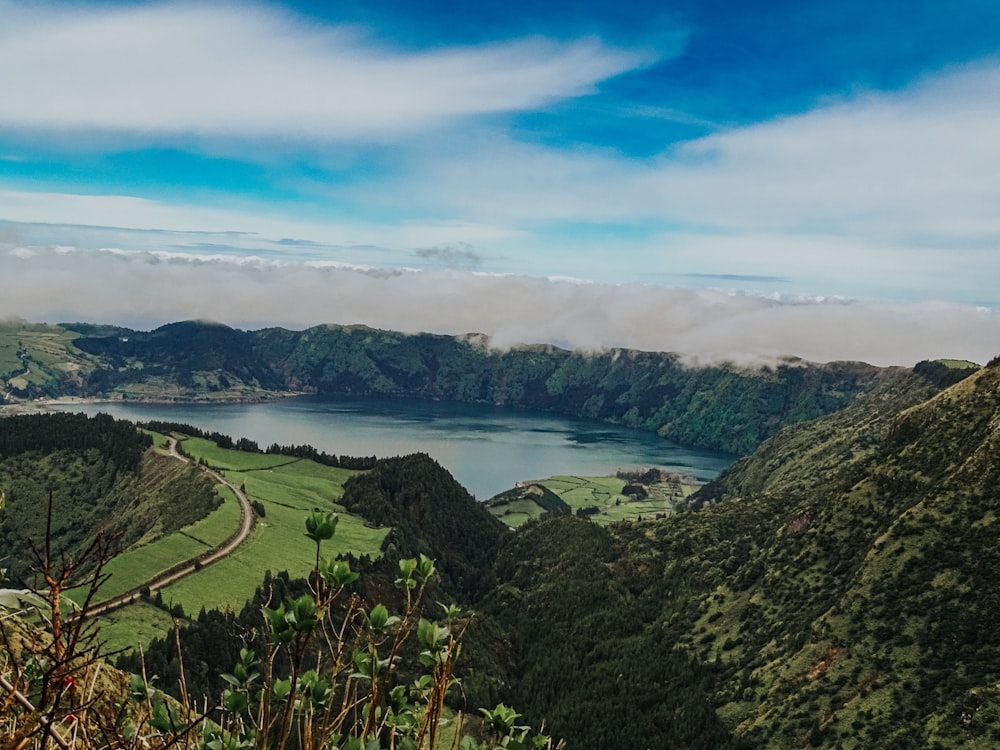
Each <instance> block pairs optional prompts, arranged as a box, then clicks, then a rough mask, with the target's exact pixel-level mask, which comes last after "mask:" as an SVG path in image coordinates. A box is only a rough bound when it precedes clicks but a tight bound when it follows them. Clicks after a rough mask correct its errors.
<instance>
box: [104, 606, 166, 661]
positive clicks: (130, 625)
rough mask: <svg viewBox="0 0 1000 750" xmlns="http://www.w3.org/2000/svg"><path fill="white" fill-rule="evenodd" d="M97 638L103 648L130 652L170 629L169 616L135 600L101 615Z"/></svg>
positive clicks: (160, 636) (160, 610)
mask: <svg viewBox="0 0 1000 750" xmlns="http://www.w3.org/2000/svg"><path fill="white" fill-rule="evenodd" d="M97 621H98V622H99V623H100V628H101V639H102V640H103V641H105V646H104V648H105V650H106V651H109V652H114V651H132V650H133V649H136V648H140V647H145V646H146V644H148V643H149V642H150V641H151V640H153V639H154V638H162V637H163V636H164V635H166V634H167V633H169V632H170V630H171V629H172V628H173V626H174V623H173V618H172V617H171V616H170V615H169V614H167V613H166V612H164V611H163V610H162V609H160V608H159V607H155V606H153V605H152V604H148V603H147V602H136V603H135V604H130V605H128V606H127V607H122V608H121V609H118V610H115V611H113V612H108V613H107V614H105V615H101V616H100V617H99V618H98V619H97Z"/></svg>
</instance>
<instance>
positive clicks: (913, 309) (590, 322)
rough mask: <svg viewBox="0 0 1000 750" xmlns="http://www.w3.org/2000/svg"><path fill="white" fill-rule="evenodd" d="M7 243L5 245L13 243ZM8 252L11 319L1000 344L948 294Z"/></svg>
mask: <svg viewBox="0 0 1000 750" xmlns="http://www.w3.org/2000/svg"><path fill="white" fill-rule="evenodd" d="M2 250H3V247H2V246H0V251H2ZM33 251H34V255H32V256H30V257H28V256H26V255H25V254H24V253H19V254H18V255H12V254H10V253H9V252H0V318H3V317H7V316H20V317H23V318H26V319H29V320H34V321H47V322H58V321H67V320H87V321H92V322H115V323H124V324H127V325H133V326H139V327H150V326H154V325H158V324H161V323H165V322H170V321H174V320H179V319H190V318H207V319H214V320H219V321H222V322H226V323H229V324H231V325H236V326H241V327H260V326H264V325H285V326H288V327H293V328H301V327H306V326H310V325H315V324H320V323H330V322H334V323H345V324H349V323H364V324H367V325H372V326H375V327H380V328H387V329H392V330H402V331H408V332H417V331H432V332H439V333H450V334H459V333H468V332H482V333H488V334H490V335H491V336H493V337H494V339H495V341H496V343H497V344H498V345H500V346H507V345H511V344H515V343H519V342H552V343H556V344H558V345H561V346H566V347H580V348H588V349H595V348H604V347H609V346H625V347H632V348H638V349H646V350H655V351H676V352H680V353H683V354H686V355H688V356H690V357H696V358H700V359H701V360H711V361H718V360H722V359H728V360H732V361H737V362H742V363H752V362H759V361H773V360H774V359H776V358H778V357H781V356H785V355H795V356H801V357H803V358H806V359H809V360H813V361H828V360H843V359H848V360H863V361H867V362H870V363H872V364H879V365H889V364H903V365H912V364H913V363H915V362H917V361H919V360H921V359H932V358H938V357H958V358H967V359H972V360H974V361H978V362H985V361H986V360H988V359H990V358H991V357H993V356H995V355H996V354H997V353H998V343H997V342H1000V313H997V312H992V311H987V310H981V309H976V308H973V307H969V306H963V305H956V304H948V303H919V304H909V305H888V304H879V303H860V302H853V303H848V302H843V301H836V300H835V301H826V302H822V303H819V302H807V303H806V302H800V303H797V304H789V303H780V302H776V301H773V300H766V299H761V298H757V297H750V296H746V295H733V294H726V293H724V292H720V291H715V290H689V289H676V288H663V287H656V286H647V285H639V284H632V285H611V284H594V283H579V282H573V281H555V280H547V279H540V278H531V277H525V276H516V275H504V276H498V275H490V274H482V273H468V272H455V271H436V272H430V271H424V272H416V271H409V272H403V271H399V270H396V271H393V272H391V273H390V272H385V271H379V270H375V271H371V270H369V271H366V270H363V269H351V268H344V267H340V268H330V267H327V268H312V267H306V266H301V265H284V264H277V263H274V262H270V261H267V260H261V259H257V260H247V259H242V260H239V261H238V262H237V261H236V260H234V259H233V258H232V257H228V256H220V257H216V258H205V257H202V258H198V259H194V258H191V257H185V256H184V255H183V254H182V253H175V254H171V255H169V256H165V255H161V254H154V253H148V252H138V253H137V252H121V251H102V252H84V251H76V252H65V250H64V251H63V252H61V253H60V252H56V251H54V250H46V249H44V248H33Z"/></svg>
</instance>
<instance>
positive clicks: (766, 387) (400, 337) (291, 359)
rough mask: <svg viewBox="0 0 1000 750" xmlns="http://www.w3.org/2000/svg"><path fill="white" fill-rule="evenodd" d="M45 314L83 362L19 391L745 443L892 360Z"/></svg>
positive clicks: (746, 447)
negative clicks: (682, 352)
mask: <svg viewBox="0 0 1000 750" xmlns="http://www.w3.org/2000/svg"><path fill="white" fill-rule="evenodd" d="M49 328H50V329H51V330H52V331H54V332H58V335H59V336H62V337H63V338H64V339H65V340H66V341H67V342H68V341H71V342H72V345H71V346H70V345H69V344H66V345H65V347H64V349H65V351H66V352H68V354H59V356H60V357H63V358H65V357H68V356H70V355H72V357H75V358H76V359H72V360H66V361H67V362H71V363H75V364H73V367H74V368H75V371H74V373H73V377H55V376H50V375H45V376H44V378H43V382H40V383H38V384H37V385H33V386H32V387H31V388H30V389H28V390H26V391H23V392H22V391H17V392H16V393H14V392H12V393H13V395H15V396H18V397H20V398H27V397H32V396H40V395H46V396H57V395H62V396H89V397H102V398H127V399H155V400H163V399H190V400H252V399H264V398H272V397H276V396H279V395H282V394H288V393H301V392H310V393H317V394H319V395H322V396H330V397H335V396H348V397H364V396H391V397H397V398H420V399H436V400H449V401H458V402H465V403H486V404H500V405H507V406H514V407H519V408H525V409H533V410H539V411H547V412H553V413H559V414H566V415H571V416H579V417H585V418H589V419H597V420H602V421H606V422H612V423H615V424H621V425H625V426H627V427H633V428H636V429H641V430H647V431H655V432H657V433H659V434H660V435H662V436H664V437H666V438H669V439H671V440H674V441H676V442H678V443H682V444H686V445H692V446H697V447H703V448H711V449H716V450H721V451H727V452H730V453H740V454H746V453H749V452H750V451H752V450H753V449H754V448H755V447H756V446H757V445H758V444H759V443H760V442H761V441H763V440H764V439H766V438H767V437H768V436H770V435H773V434H774V433H775V432H777V431H778V430H779V429H780V428H781V427H782V426H784V425H787V424H791V423H795V422H799V421H802V420H807V419H811V418H814V417H818V416H821V415H823V414H828V413H831V412H834V411H837V410H839V409H842V408H844V407H845V406H847V405H848V404H850V403H852V402H853V401H854V400H855V399H856V398H857V397H858V396H859V395H861V394H864V393H868V392H870V391H872V390H873V389H874V388H876V387H877V386H878V383H879V381H880V380H881V379H882V378H884V377H886V376H887V373H888V370H886V369H880V368H875V367H870V366H868V365H864V364H861V363H843V362H841V363H829V364H823V365H816V364H810V363H806V362H801V361H798V360H789V361H788V362H783V363H779V364H776V365H775V366H773V367H764V368H749V367H736V366H734V365H725V364H723V365H717V366H710V367H691V366H688V365H686V364H685V363H684V362H683V361H682V360H681V358H680V357H679V356H678V355H677V354H670V353H658V352H640V351H631V350H612V351H607V352H600V353H583V352H569V351H565V350H562V349H558V348H556V347H552V346H521V347H513V348H511V349H507V350H503V351H500V350H496V349H492V348H490V345H489V339H488V338H487V337H485V336H479V335H467V336H435V335H430V334H418V335H405V334H401V333H395V332H392V331H380V330H374V329H371V328H366V327H363V326H337V325H325V326H317V327H315V328H311V329H308V330H306V331H287V330H284V329H280V328H269V329H264V330H260V331H240V330H235V329H232V328H228V327H226V326H223V325H218V324H212V323H204V322H184V323H172V324H170V325H166V326H162V327H161V328H158V329H156V330H154V331H148V332H144V331H132V330H128V329H119V328H110V327H107V326H104V327H98V326H93V325H89V324H82V323H81V324H72V325H70V326H66V327H64V328H59V327H55V326H53V327H49ZM15 334H16V331H11V333H10V334H9V336H8V338H9V339H11V338H12V337H13V338H15V339H16V336H15ZM51 335H55V334H51ZM14 354H17V351H16V350H15V352H14ZM53 356H55V355H53ZM8 360H9V361H10V362H11V363H14V361H15V360H17V357H14V359H10V355H8ZM18 361H19V360H18ZM67 366H68V365H67ZM939 369H940V370H948V371H949V373H948V374H945V375H942V374H941V373H939V372H938V370H939ZM972 371H973V370H972V369H969V368H965V369H963V368H953V367H947V366H946V365H944V364H940V363H937V364H935V363H928V368H927V372H926V373H921V372H917V373H916V374H915V375H914V377H921V376H924V377H934V378H942V379H944V380H947V381H948V383H949V384H950V383H951V382H955V380H954V379H955V378H960V377H965V376H966V375H968V374H970V373H971V372H972ZM39 372H41V370H39ZM942 384H944V383H942Z"/></svg>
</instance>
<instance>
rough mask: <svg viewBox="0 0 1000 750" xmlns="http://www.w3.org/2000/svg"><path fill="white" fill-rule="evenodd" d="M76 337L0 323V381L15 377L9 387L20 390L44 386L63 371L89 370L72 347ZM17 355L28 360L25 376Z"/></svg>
mask: <svg viewBox="0 0 1000 750" xmlns="http://www.w3.org/2000/svg"><path fill="white" fill-rule="evenodd" d="M76 337H77V334H75V333H72V332H70V331H65V330H63V329H61V328H58V327H57V326H50V325H44V324H36V325H32V324H27V323H19V322H15V323H3V322H0V378H3V377H6V376H10V375H17V377H14V378H11V380H10V385H11V386H12V387H15V388H24V387H26V386H27V385H28V384H29V383H36V384H43V383H46V382H48V381H49V380H52V379H53V378H56V377H58V376H59V375H60V374H61V373H64V372H72V371H74V370H81V369H82V370H90V369H91V368H92V367H93V364H92V363H91V361H90V359H89V358H88V356H87V355H85V354H83V353H82V352H80V351H78V350H77V349H75V348H74V347H73V339H75V338H76ZM19 352H20V353H21V355H22V356H23V357H26V358H28V359H29V361H28V372H27V373H26V374H24V369H25V367H24V360H23V359H22V358H21V357H19V356H18V353H19Z"/></svg>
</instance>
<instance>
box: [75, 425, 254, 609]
mask: <svg viewBox="0 0 1000 750" xmlns="http://www.w3.org/2000/svg"><path fill="white" fill-rule="evenodd" d="M168 440H169V441H170V455H171V456H173V457H174V458H176V459H177V460H179V461H184V462H185V463H192V461H191V459H190V458H187V457H186V456H182V455H181V454H180V453H179V452H178V450H177V440H176V438H173V437H170V438H168ZM198 467H199V468H200V469H201V470H202V471H204V472H205V473H207V474H208V475H209V476H210V477H212V479H214V480H215V481H216V482H219V483H220V484H224V485H226V486H227V487H229V489H231V490H232V491H233V493H234V494H235V495H236V499H237V500H239V503H240V527H239V529H237V531H236V533H234V534H233V535H232V536H231V537H229V539H227V540H226V541H225V542H223V543H222V544H220V545H219V546H217V547H214V548H213V549H211V550H209V551H208V552H204V553H202V554H200V555H198V556H197V557H194V558H192V559H190V560H186V561H183V562H179V563H178V564H177V565H174V566H172V567H170V568H168V569H167V570H165V571H163V572H162V573H159V574H157V575H156V576H154V577H153V578H151V579H150V580H149V581H147V582H146V583H144V584H142V585H140V586H137V587H135V588H134V589H132V590H131V591H126V592H125V593H124V594H120V595H119V596H116V597H114V598H112V599H108V600H107V601H104V602H101V603H100V604H96V605H94V606H93V607H91V608H90V611H89V612H88V616H93V615H101V614H104V613H105V612H109V611H111V610H113V609H117V608H118V607H122V606H124V605H126V604H131V603H132V602H135V601H138V600H139V599H140V598H141V595H142V590H143V589H144V588H148V589H149V590H150V592H153V591H156V590H157V589H161V588H163V587H164V586H169V585H170V584H171V583H174V582H175V581H177V580H179V579H181V578H183V577H184V576H187V575H191V573H194V572H195V571H196V570H201V568H203V567H205V566H206V565H211V564H212V563H214V562H215V561H216V560H220V559H222V558H223V557H225V556H226V555H228V554H230V553H231V552H233V550H235V549H236V548H237V547H239V546H240V545H241V544H242V543H243V541H244V540H245V539H246V538H247V535H249V534H250V530H251V529H252V528H253V509H252V508H251V507H250V501H249V500H247V496H246V494H245V493H244V492H243V491H242V490H241V489H240V488H239V487H237V486H236V485H234V484H233V483H232V482H230V481H229V480H228V479H226V478H225V477H224V476H222V474H220V473H219V472H217V471H216V470H215V469H212V468H210V467H208V466H204V465H201V464H199V465H198Z"/></svg>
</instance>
